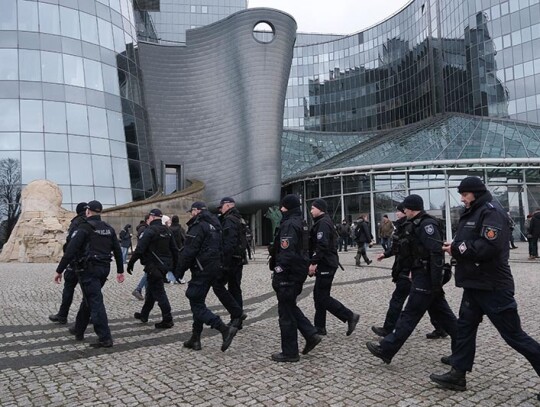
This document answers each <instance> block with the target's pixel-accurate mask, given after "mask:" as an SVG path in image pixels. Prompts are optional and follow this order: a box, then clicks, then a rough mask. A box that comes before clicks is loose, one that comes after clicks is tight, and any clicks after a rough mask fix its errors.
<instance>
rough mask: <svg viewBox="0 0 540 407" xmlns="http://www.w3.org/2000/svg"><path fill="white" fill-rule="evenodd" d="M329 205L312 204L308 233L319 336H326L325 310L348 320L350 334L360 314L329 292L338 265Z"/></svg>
mask: <svg viewBox="0 0 540 407" xmlns="http://www.w3.org/2000/svg"><path fill="white" fill-rule="evenodd" d="M327 210H328V205H327V203H326V201H325V200H324V199H315V200H314V201H313V203H312V204H311V216H312V217H313V226H312V227H311V230H310V233H309V253H310V261H309V262H310V265H309V271H308V274H309V276H310V277H313V276H315V287H314V288H313V300H314V302H315V319H314V325H315V328H317V333H318V334H319V335H326V312H327V311H328V312H330V313H331V314H332V315H334V316H335V317H336V318H338V319H340V320H341V321H342V322H346V323H347V336H349V335H351V334H352V333H353V332H354V330H355V328H356V325H357V324H358V321H359V320H360V315H358V314H355V313H354V312H352V311H351V310H350V309H349V308H347V307H346V306H345V305H343V304H342V303H341V302H339V301H338V300H336V299H335V298H333V297H332V296H331V295H330V291H331V290H332V282H333V281H334V276H335V274H336V271H337V268H338V266H339V257H338V254H337V250H336V232H335V229H334V224H333V223H332V219H330V216H329V215H328V214H327V213H326V211H327Z"/></svg>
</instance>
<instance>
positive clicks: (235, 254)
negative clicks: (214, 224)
mask: <svg viewBox="0 0 540 407" xmlns="http://www.w3.org/2000/svg"><path fill="white" fill-rule="evenodd" d="M220 219H221V228H222V231H223V268H225V269H231V268H234V267H238V266H241V265H242V261H243V260H242V259H243V257H244V253H242V251H243V250H244V249H243V248H242V247H241V240H240V233H244V230H243V229H244V226H243V225H242V215H240V212H238V209H236V208H231V209H229V210H228V211H227V212H225V213H224V214H223V215H222V216H221V218H220Z"/></svg>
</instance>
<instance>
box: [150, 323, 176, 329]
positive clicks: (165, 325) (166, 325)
mask: <svg viewBox="0 0 540 407" xmlns="http://www.w3.org/2000/svg"><path fill="white" fill-rule="evenodd" d="M154 326H155V327H156V329H169V328H172V327H173V326H174V322H173V321H161V322H158V323H157V324H154Z"/></svg>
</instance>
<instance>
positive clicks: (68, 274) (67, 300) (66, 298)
mask: <svg viewBox="0 0 540 407" xmlns="http://www.w3.org/2000/svg"><path fill="white" fill-rule="evenodd" d="M78 283H79V279H78V278H77V273H75V270H73V268H72V267H71V266H69V267H67V268H66V271H64V288H63V290H62V303H61V304H60V308H59V309H58V314H57V315H58V317H59V318H66V319H67V316H68V314H69V308H70V307H71V303H72V302H73V294H74V293H75V287H77V284H78Z"/></svg>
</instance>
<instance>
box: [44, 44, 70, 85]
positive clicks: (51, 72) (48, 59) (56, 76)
mask: <svg viewBox="0 0 540 407" xmlns="http://www.w3.org/2000/svg"><path fill="white" fill-rule="evenodd" d="M41 75H42V77H43V82H54V83H64V74H63V68H62V54H58V53H56V52H46V51H41Z"/></svg>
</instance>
